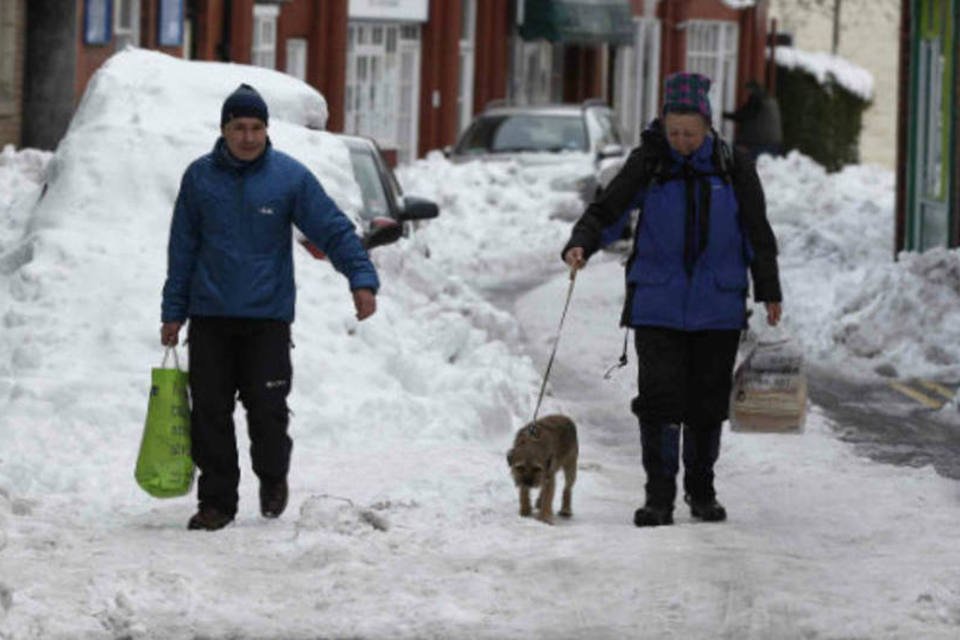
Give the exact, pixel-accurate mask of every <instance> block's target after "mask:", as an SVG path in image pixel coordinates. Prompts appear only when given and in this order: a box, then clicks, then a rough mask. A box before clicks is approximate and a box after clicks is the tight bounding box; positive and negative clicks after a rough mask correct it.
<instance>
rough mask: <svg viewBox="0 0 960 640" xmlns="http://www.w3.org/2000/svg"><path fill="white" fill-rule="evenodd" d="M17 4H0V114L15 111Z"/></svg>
mask: <svg viewBox="0 0 960 640" xmlns="http://www.w3.org/2000/svg"><path fill="white" fill-rule="evenodd" d="M17 4H18V3H16V2H0V114H9V113H13V112H15V111H16V99H15V96H16V93H17V65H16V59H17Z"/></svg>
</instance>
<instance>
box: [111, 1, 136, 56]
mask: <svg viewBox="0 0 960 640" xmlns="http://www.w3.org/2000/svg"><path fill="white" fill-rule="evenodd" d="M124 6H126V7H129V9H130V15H129V17H130V22H129V24H124V23H123V22H122V21H121V17H122V16H123V8H124ZM113 43H114V47H115V48H116V49H117V50H118V51H119V50H121V49H123V48H124V47H126V46H127V45H131V46H134V47H139V46H140V0H113Z"/></svg>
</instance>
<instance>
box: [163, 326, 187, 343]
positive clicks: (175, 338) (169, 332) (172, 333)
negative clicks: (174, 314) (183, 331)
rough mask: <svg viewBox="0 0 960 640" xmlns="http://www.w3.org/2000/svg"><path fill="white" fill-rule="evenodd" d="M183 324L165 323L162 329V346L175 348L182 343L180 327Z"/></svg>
mask: <svg viewBox="0 0 960 640" xmlns="http://www.w3.org/2000/svg"><path fill="white" fill-rule="evenodd" d="M182 326H183V323H182V322H164V323H163V325H162V326H161V327H160V344H162V345H163V346H165V347H175V346H177V345H178V344H179V343H180V327H182Z"/></svg>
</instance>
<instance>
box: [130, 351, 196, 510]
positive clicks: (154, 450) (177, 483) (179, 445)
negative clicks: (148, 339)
mask: <svg viewBox="0 0 960 640" xmlns="http://www.w3.org/2000/svg"><path fill="white" fill-rule="evenodd" d="M171 352H173V362H174V368H173V369H168V368H166V364H167V357H168V356H169V355H170V353H171ZM150 378H151V386H150V400H149V402H148V404H147V421H146V424H145V425H144V427H143V439H142V440H141V441H140V453H139V454H138V455H137V469H136V472H135V473H134V476H135V477H136V479H137V484H138V485H140V487H141V488H142V489H143V490H144V491H146V492H147V493H149V494H150V495H151V496H153V497H155V498H175V497H177V496H182V495H185V494H187V493H189V491H190V487H191V486H192V485H193V474H194V466H193V459H192V458H191V457H190V399H189V397H188V395H187V384H188V375H187V372H186V371H182V370H181V369H180V361H179V359H178V358H177V351H176V348H175V347H167V350H166V352H165V353H164V356H163V362H162V363H161V364H160V367H159V368H155V369H153V370H152V371H151V374H150Z"/></svg>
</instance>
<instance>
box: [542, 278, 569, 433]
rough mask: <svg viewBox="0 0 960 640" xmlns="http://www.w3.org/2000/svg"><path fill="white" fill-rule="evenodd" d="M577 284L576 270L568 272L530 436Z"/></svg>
mask: <svg viewBox="0 0 960 640" xmlns="http://www.w3.org/2000/svg"><path fill="white" fill-rule="evenodd" d="M576 282H577V270H576V269H571V270H570V286H569V287H568V288H567V300H566V302H564V303H563V313H562V314H560V324H559V326H557V336H556V338H554V340H553V351H551V352H550V359H549V360H548V361H547V369H546V371H544V372H543V382H541V383H540V395H539V396H538V397H537V406H536V407H535V408H534V410H533V420H532V421H531V422H530V435H536V433H537V429H536V425H537V415H538V414H539V413H540V404H541V403H542V402H543V393H544V391H546V390H547V380H548V379H549V378H550V369H551V368H553V359H554V358H555V357H556V355H557V346H558V345H559V344H560V332H561V331H563V321H564V320H566V318H567V309H569V308H570V299H571V298H572V297H573V285H574V284H576Z"/></svg>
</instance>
